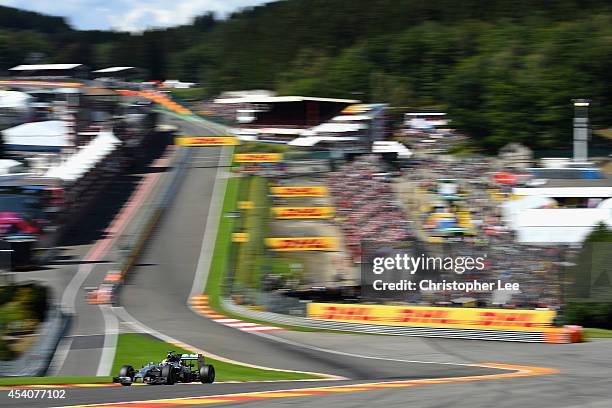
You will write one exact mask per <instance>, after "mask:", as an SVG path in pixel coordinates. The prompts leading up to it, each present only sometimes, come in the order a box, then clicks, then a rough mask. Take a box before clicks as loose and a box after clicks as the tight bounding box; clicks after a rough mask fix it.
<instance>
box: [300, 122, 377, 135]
mask: <svg viewBox="0 0 612 408" xmlns="http://www.w3.org/2000/svg"><path fill="white" fill-rule="evenodd" d="M362 129H367V126H366V125H364V124H361V123H329V122H328V123H323V124H322V125H319V126H315V127H313V128H312V129H311V130H312V131H313V132H317V133H346V132H357V131H359V130H362Z"/></svg>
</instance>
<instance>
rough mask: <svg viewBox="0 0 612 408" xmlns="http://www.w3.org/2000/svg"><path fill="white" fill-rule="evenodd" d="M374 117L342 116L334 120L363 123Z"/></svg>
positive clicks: (333, 119)
mask: <svg viewBox="0 0 612 408" xmlns="http://www.w3.org/2000/svg"><path fill="white" fill-rule="evenodd" d="M371 119H372V117H371V116H369V115H340V116H336V117H334V118H332V121H334V122H347V121H361V120H371Z"/></svg>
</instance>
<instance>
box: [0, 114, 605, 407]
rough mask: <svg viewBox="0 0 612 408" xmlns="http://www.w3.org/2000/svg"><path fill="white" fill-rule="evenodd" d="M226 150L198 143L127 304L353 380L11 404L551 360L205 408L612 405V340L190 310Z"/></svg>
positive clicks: (366, 378) (371, 378) (230, 350)
mask: <svg viewBox="0 0 612 408" xmlns="http://www.w3.org/2000/svg"><path fill="white" fill-rule="evenodd" d="M181 127H182V130H183V132H184V133H185V134H189V133H191V134H194V133H193V132H199V134H204V133H205V130H204V129H202V128H200V125H197V124H191V123H190V124H185V127H183V126H181ZM220 155H221V149H220V148H214V147H213V148H195V151H194V157H195V158H196V160H194V161H193V163H192V165H191V166H190V167H189V169H188V170H187V172H186V173H185V177H184V180H183V182H182V184H181V186H180V188H179V190H178V191H177V194H176V196H175V198H174V201H173V205H172V206H171V207H170V208H169V209H168V211H167V212H166V213H165V215H164V216H163V218H162V219H161V221H160V223H159V225H158V228H157V229H156V231H155V233H154V235H153V236H152V238H151V239H150V242H149V243H148V246H147V249H146V251H145V252H144V254H143V256H142V257H141V259H140V261H139V265H138V266H137V267H136V268H135V269H134V270H133V271H132V277H131V279H130V282H129V283H130V284H129V285H127V286H126V287H125V289H124V290H123V291H122V293H121V299H120V303H121V305H122V306H123V307H124V308H125V311H127V313H129V315H130V316H132V317H133V318H134V319H135V320H136V321H137V322H138V323H140V324H142V325H145V326H147V327H150V328H153V329H154V330H156V331H158V332H160V333H163V334H165V335H167V336H171V337H173V338H174V339H177V340H180V341H182V342H184V343H187V344H189V345H191V346H194V347H197V348H200V349H202V350H205V351H207V352H210V353H214V354H216V355H220V356H224V357H227V358H231V359H233V360H237V361H241V362H245V363H250V364H255V365H260V366H265V367H273V368H278V369H289V370H297V371H308V372H317V373H324V374H329V375H335V376H342V377H345V378H347V380H343V381H337V380H325V381H302V382H274V383H271V382H270V383H268V382H261V383H226V384H222V383H219V384H212V385H202V384H177V385H175V386H134V387H91V388H67V389H66V397H67V398H66V399H64V400H28V401H27V402H26V403H25V404H23V403H24V402H25V401H19V402H16V401H14V400H10V399H8V398H6V393H7V390H2V391H0V392H1V394H0V395H2V397H1V398H0V407H9V406H28V407H51V406H54V407H56V406H72V405H85V404H108V403H117V402H128V401H148V400H156V399H166V401H164V403H160V404H158V405H155V404H150V405H148V404H146V403H139V404H133V405H131V406H134V407H136V406H139V407H140V406H151V407H153V406H173V402H172V401H168V400H167V399H169V398H186V397H191V398H197V397H202V396H211V395H227V394H238V393H250V392H257V391H273V390H295V389H305V388H308V389H311V388H313V387H315V388H318V387H335V386H338V385H346V384H364V383H377V382H396V381H402V380H419V379H447V378H449V377H472V376H486V375H499V374H503V373H508V372H509V371H505V370H500V369H498V368H494V367H488V368H487V367H482V366H476V365H475V364H484V363H500V364H512V365H518V366H534V367H550V368H553V369H556V370H558V371H559V372H557V373H547V374H546V375H534V376H525V377H521V376H517V377H515V378H503V379H501V378H500V379H490V380H487V381H477V380H476V379H465V381H461V382H458V381H450V380H437V381H430V382H422V383H420V382H418V381H413V382H412V383H410V384H408V385H406V384H404V385H401V384H398V386H397V387H389V388H380V389H379V388H375V387H372V388H373V389H369V388H368V389H367V390H366V389H360V388H359V387H351V388H349V389H344V391H346V392H340V391H338V392H325V391H324V390H321V391H320V392H319V393H315V394H317V395H308V396H301V395H302V394H300V393H299V392H294V393H280V394H275V395H276V397H274V398H272V397H269V398H261V399H257V398H255V399H251V400H247V401H240V402H238V400H235V399H233V400H226V401H224V400H223V399H222V398H221V399H220V398H217V399H216V400H211V401H207V402H204V401H205V400H201V401H196V400H194V401H193V406H200V404H204V403H206V404H211V403H215V401H217V402H218V403H220V404H224V405H237V404H238V403H239V404H240V405H241V406H245V407H280V406H281V405H282V406H286V405H288V404H293V405H295V406H306V405H307V406H310V407H312V406H314V407H330V406H334V407H367V406H373V407H376V406H380V407H431V408H434V407H454V408H463V407H465V408H474V407H508V408H511V407H512V408H514V407H538V408H540V407H542V408H548V407H549V408H558V407H568V408H569V407H593V408H604V407H605V408H609V407H611V406H612V380H611V378H612V358H611V356H612V339H610V340H599V341H594V342H590V343H584V344H570V345H550V344H521V343H501V342H481V341H464V340H442V339H422V338H407V337H393V336H361V335H354V334H330V333H312V332H290V331H279V332H274V334H263V335H255V334H250V333H246V332H243V331H240V330H236V329H233V328H230V327H227V326H223V325H221V324H218V323H216V322H213V321H212V320H208V319H206V318H203V317H201V316H198V315H196V314H195V313H194V312H193V311H192V310H191V309H189V308H188V307H187V301H188V297H189V295H190V293H191V290H192V286H193V283H194V277H195V274H196V269H197V266H198V262H199V258H200V252H201V247H202V240H203V237H204V234H205V229H206V222H207V219H208V211H209V209H210V208H211V197H212V195H213V194H212V193H213V188H214V184H215V179H217V178H219V177H220V178H221V179H223V177H227V175H228V173H227V169H224V168H220V169H219V168H218V167H217V163H219V158H220ZM213 204H214V203H213ZM122 327H124V328H125V324H123V325H122ZM126 329H127V328H126ZM459 364H464V365H459ZM468 380H469V381H468ZM436 382H437V383H436ZM341 391H342V390H341ZM185 404H187V405H189V403H188V402H185ZM117 406H119V405H117ZM127 406H130V405H127ZM181 406H186V405H181Z"/></svg>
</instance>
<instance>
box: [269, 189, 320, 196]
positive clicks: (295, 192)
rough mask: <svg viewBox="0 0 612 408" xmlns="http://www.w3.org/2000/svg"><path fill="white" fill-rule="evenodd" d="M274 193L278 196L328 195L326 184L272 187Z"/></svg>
mask: <svg viewBox="0 0 612 408" xmlns="http://www.w3.org/2000/svg"><path fill="white" fill-rule="evenodd" d="M271 191H272V195H275V196H277V197H324V196H325V195H327V187H325V186H289V187H272V188H271Z"/></svg>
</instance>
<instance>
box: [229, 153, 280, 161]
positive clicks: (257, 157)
mask: <svg viewBox="0 0 612 408" xmlns="http://www.w3.org/2000/svg"><path fill="white" fill-rule="evenodd" d="M282 160H283V154H282V153H240V154H235V155H234V161H235V162H236V163H278V162H280V161H282Z"/></svg>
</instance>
